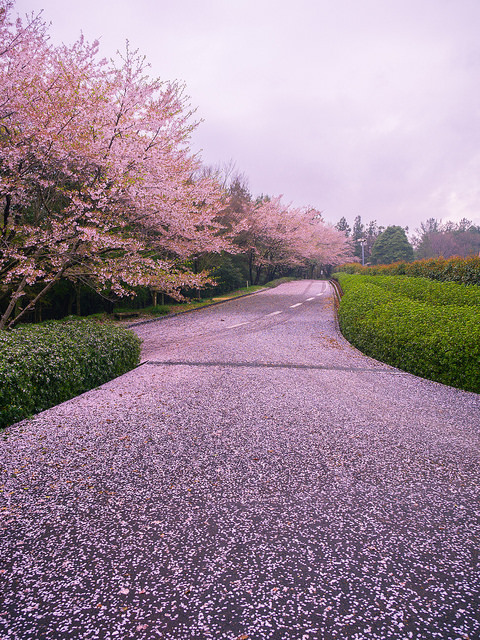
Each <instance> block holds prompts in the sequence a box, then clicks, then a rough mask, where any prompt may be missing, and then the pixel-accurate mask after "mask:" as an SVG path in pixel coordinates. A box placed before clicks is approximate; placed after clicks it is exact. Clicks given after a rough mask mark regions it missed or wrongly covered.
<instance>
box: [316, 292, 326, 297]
mask: <svg viewBox="0 0 480 640" xmlns="http://www.w3.org/2000/svg"><path fill="white" fill-rule="evenodd" d="M324 293H325V291H322V293H317V298H318V296H323V294H324Z"/></svg>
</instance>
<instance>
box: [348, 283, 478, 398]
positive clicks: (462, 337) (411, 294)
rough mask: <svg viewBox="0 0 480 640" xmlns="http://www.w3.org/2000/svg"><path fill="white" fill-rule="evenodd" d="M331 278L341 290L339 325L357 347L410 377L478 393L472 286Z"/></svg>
mask: <svg viewBox="0 0 480 640" xmlns="http://www.w3.org/2000/svg"><path fill="white" fill-rule="evenodd" d="M336 278H337V279H338V281H339V282H340V284H341V286H342V289H343V290H344V292H345V295H344V296H343V298H342V301H341V304H340V310H339V321H340V328H341V330H342V333H343V334H344V336H345V337H346V338H347V340H349V341H350V342H351V343H352V344H354V345H355V346H356V347H357V348H358V349H360V350H361V351H363V352H364V353H366V354H367V355H369V356H372V357H374V358H377V359H378V360H381V361H383V362H387V363H388V364H391V365H393V366H395V367H398V368H400V369H403V370H405V371H409V372H411V373H413V374H415V375H418V376H421V377H424V378H429V379H431V380H436V381H437V382H442V383H443V384H448V385H451V386H454V387H459V388H461V389H465V390H467V391H475V392H476V393H480V369H479V367H478V363H479V361H480V305H479V296H478V292H477V290H476V288H473V287H472V288H470V287H462V286H461V285H455V284H449V285H447V286H446V285H443V284H438V285H436V286H430V285H435V284H436V283H429V282H428V281H423V282H422V281H421V279H417V278H401V279H400V278H385V277H378V276H376V277H365V276H362V275H358V274H346V273H339V274H337V275H336ZM422 286H425V290H424V291H423V292H422V291H421V289H422ZM449 295H452V299H451V302H452V303H451V304H449V303H448V296H449Z"/></svg>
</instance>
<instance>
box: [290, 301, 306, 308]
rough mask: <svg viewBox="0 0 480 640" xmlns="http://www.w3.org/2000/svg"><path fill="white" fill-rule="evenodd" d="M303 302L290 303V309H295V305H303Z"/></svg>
mask: <svg viewBox="0 0 480 640" xmlns="http://www.w3.org/2000/svg"><path fill="white" fill-rule="evenodd" d="M302 304H303V302H297V304H292V305H290V309H295V307H301V306H302Z"/></svg>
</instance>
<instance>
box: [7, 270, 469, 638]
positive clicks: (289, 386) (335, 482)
mask: <svg viewBox="0 0 480 640" xmlns="http://www.w3.org/2000/svg"><path fill="white" fill-rule="evenodd" d="M136 331H137V332H138V333H139V335H140V336H142V338H143V339H144V350H143V364H142V365H141V366H140V367H139V368H137V369H136V370H135V371H132V372H130V373H128V374H126V375H124V376H122V377H121V378H118V379H117V380H114V381H112V382H110V383H108V384H106V385H104V386H103V387H101V388H99V389H97V390H93V391H91V392H89V393H86V394H84V395H83V396H80V397H79V398H76V399H74V400H72V401H69V402H66V403H64V404H62V405H60V406H58V407H55V408H53V409H51V410H49V411H46V412H44V413H42V414H40V415H39V416H37V417H35V418H34V419H32V420H30V421H24V422H22V423H19V424H18V425H15V426H13V427H11V428H10V429H8V430H7V431H6V434H5V436H4V437H3V438H2V439H1V440H0V467H1V468H2V469H5V470H6V473H5V479H4V482H3V492H2V493H1V494H0V495H1V496H2V500H3V504H2V509H3V510H2V511H0V513H1V517H2V535H1V539H0V565H1V569H0V588H1V594H2V596H1V597H2V598H3V601H2V602H1V604H0V638H1V639H2V640H40V639H41V640H64V639H72V640H73V639H75V640H95V639H102V640H130V639H133V640H137V639H138V640H155V639H157V638H161V639H163V640H210V639H216V640H247V639H248V640H267V639H271V640H330V639H338V640H345V639H352V640H373V639H382V640H407V639H409V638H413V639H415V640H434V639H445V640H447V639H448V640H455V639H457V638H458V639H461V640H467V639H468V640H474V639H477V640H478V638H480V575H479V564H478V556H479V545H480V495H479V494H480V464H479V462H480V455H479V450H480V448H479V432H480V396H479V395H477V394H472V393H465V392H462V391H459V390H456V389H452V388H449V387H445V386H442V385H440V384H436V383H432V382H428V381H425V380H421V379H419V378H416V377H414V376H411V375H409V374H406V373H403V372H401V371H398V370H397V369H393V368H391V367H389V366H387V365H384V364H381V363H379V362H376V361H374V360H372V359H369V358H366V357H364V356H362V355H361V354H360V353H358V352H357V351H356V350H355V349H353V348H352V347H350V345H349V344H348V343H347V342H346V341H344V340H343V339H342V337H341V336H340V335H339V333H338V332H337V329H336V325H335V316H334V309H333V299H332V293H331V291H330V288H329V285H328V284H327V283H326V282H321V281H309V280H305V281H300V282H291V283H288V284H284V285H282V286H280V287H278V288H276V289H273V290H268V291H263V292H261V293H259V294H256V295H254V296H250V297H247V298H243V299H239V300H234V301H231V302H228V303H225V304H222V305H219V306H215V307H209V308H205V309H203V310H201V311H198V312H195V313H189V314H185V315H180V316H177V317H175V318H169V319H165V320H162V321H158V322H153V323H150V324H145V325H140V326H138V327H137V328H136Z"/></svg>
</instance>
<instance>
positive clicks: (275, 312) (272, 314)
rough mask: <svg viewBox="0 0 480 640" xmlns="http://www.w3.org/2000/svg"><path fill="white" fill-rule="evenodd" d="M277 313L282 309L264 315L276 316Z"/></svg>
mask: <svg viewBox="0 0 480 640" xmlns="http://www.w3.org/2000/svg"><path fill="white" fill-rule="evenodd" d="M279 313H282V311H272V313H267V315H266V316H265V317H266V318H268V316H278V314H279Z"/></svg>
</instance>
